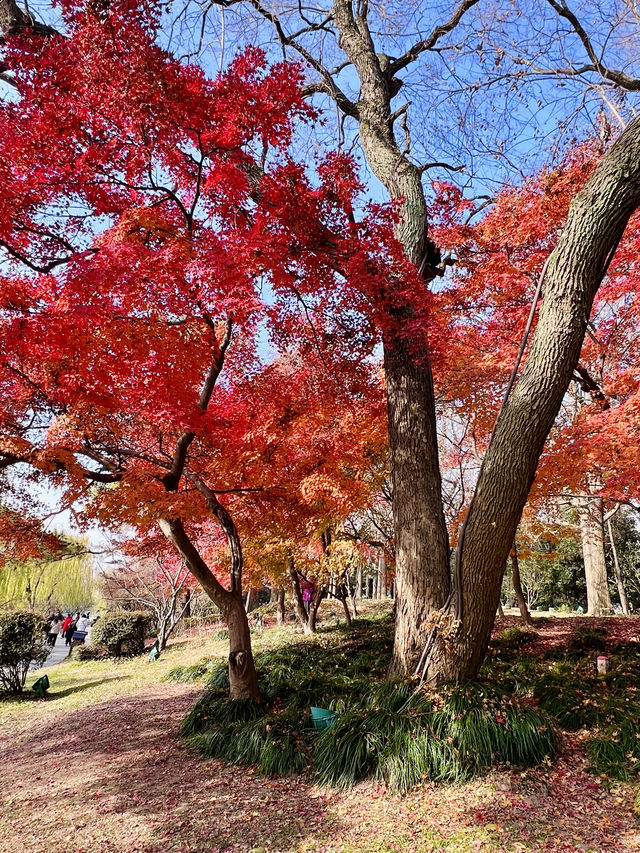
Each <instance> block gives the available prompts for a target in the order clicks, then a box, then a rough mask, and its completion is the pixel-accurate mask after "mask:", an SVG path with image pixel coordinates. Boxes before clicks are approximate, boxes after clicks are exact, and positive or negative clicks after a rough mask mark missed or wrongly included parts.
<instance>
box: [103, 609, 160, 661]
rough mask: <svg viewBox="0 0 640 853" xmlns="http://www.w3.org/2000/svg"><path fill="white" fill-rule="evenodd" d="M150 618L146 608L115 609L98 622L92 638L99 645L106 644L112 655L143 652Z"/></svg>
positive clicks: (118, 655)
mask: <svg viewBox="0 0 640 853" xmlns="http://www.w3.org/2000/svg"><path fill="white" fill-rule="evenodd" d="M149 618H150V614H149V613H148V612H147V611H144V610H140V611H135V610H132V611H130V610H113V611H111V612H110V613H106V614H105V615H104V616H103V617H102V618H101V619H100V621H99V622H98V623H97V624H96V626H95V628H94V630H93V637H92V640H93V642H94V643H95V645H97V646H106V647H107V649H108V650H109V654H110V655H111V656H112V657H120V656H121V655H123V654H128V655H139V654H142V652H144V639H145V635H146V626H147V623H148V622H149Z"/></svg>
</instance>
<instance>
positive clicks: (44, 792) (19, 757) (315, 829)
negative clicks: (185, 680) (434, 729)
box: [0, 685, 340, 853]
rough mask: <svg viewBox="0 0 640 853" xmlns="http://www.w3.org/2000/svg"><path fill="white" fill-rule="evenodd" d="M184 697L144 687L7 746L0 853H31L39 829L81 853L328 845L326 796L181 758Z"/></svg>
mask: <svg viewBox="0 0 640 853" xmlns="http://www.w3.org/2000/svg"><path fill="white" fill-rule="evenodd" d="M195 695H196V690H195V689H188V690H185V689H184V687H183V688H182V691H180V690H179V689H178V688H177V687H176V686H175V685H171V686H166V687H163V686H157V687H153V688H151V689H149V690H144V691H143V692H140V693H138V694H133V695H129V696H126V697H119V698H118V700H117V701H115V702H105V703H102V704H100V705H94V706H92V707H88V708H82V709H77V710H74V711H73V712H72V713H69V714H65V715H58V716H57V717H56V719H55V720H53V721H47V723H45V724H41V725H38V726H34V728H33V730H32V731H31V733H30V737H29V740H28V742H26V743H25V741H24V740H22V741H21V743H20V744H16V745H15V746H13V745H9V747H8V749H4V750H3V753H4V762H3V765H4V766H5V767H6V768H8V772H7V773H5V772H4V771H3V776H4V778H3V791H2V793H0V802H1V801H2V799H4V798H5V797H9V799H10V800H11V809H12V813H13V814H14V815H18V816H19V818H18V820H17V821H16V820H15V819H14V820H13V821H12V822H11V826H10V827H7V829H4V827H3V825H2V821H1V820H0V849H4V848H3V843H8V842H9V840H10V837H15V833H16V832H17V833H19V835H20V837H21V839H24V843H23V845H22V848H21V849H23V850H25V853H27V851H28V853H31V851H34V853H35V850H40V849H41V847H38V846H37V843H39V842H38V838H39V836H38V832H37V826H38V825H40V826H42V821H45V822H46V824H47V826H48V827H49V829H48V842H49V843H50V844H55V843H56V841H60V843H63V844H64V839H65V838H67V837H68V836H69V835H70V834H71V835H72V836H73V839H74V840H73V846H74V849H76V850H78V851H82V853H93V851H98V850H99V851H100V853H125V851H126V853H129V851H131V850H136V851H139V853H157V851H158V850H162V851H173V850H189V851H203V853H204V851H207V853H212V851H216V850H223V849H225V848H230V849H236V850H244V851H248V850H251V849H252V848H254V847H261V846H262V847H264V848H265V849H266V850H269V851H276V850H278V851H280V850H282V851H285V850H286V851H288V850H298V849H299V847H300V845H301V844H302V843H303V842H305V839H312V840H313V841H314V843H316V842H317V843H318V844H320V842H321V841H322V840H323V839H325V841H326V840H329V839H330V838H332V837H335V836H336V835H339V833H340V828H339V825H338V823H337V821H336V820H333V819H330V818H328V816H327V813H326V806H327V804H328V802H329V797H328V795H327V796H325V795H323V794H320V793H319V792H317V791H316V790H315V789H314V788H313V786H312V784H311V783H310V781H309V780H308V779H305V778H304V777H300V776H296V777H289V778H284V779H280V778H279V779H272V778H265V777H262V776H259V775H258V774H257V773H255V772H253V770H252V769H251V768H246V767H235V766H232V765H228V764H226V763H224V762H219V761H203V760H202V759H201V758H199V757H197V756H196V755H195V754H194V753H193V752H191V751H190V750H189V749H188V748H187V746H186V745H185V744H184V742H183V741H182V740H181V739H180V738H179V737H178V736H177V734H176V731H177V727H178V725H179V723H180V721H181V719H182V717H183V716H184V714H185V713H186V712H187V711H188V709H189V707H190V706H191V704H192V703H193V701H194V699H195ZM66 769H69V770H70V771H71V772H66ZM34 802H35V803H37V808H34V807H33V804H34ZM58 804H59V805H58ZM62 804H64V807H62ZM2 811H3V809H2V807H1V806H0V813H2ZM7 831H10V832H11V833H13V835H12V836H9V835H7V834H6V832H7ZM3 835H4V837H3ZM30 839H32V841H30ZM39 841H40V842H41V837H40V839H39ZM32 845H33V846H32ZM309 849H313V848H309Z"/></svg>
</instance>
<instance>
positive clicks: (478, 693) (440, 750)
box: [182, 620, 556, 792]
mask: <svg viewBox="0 0 640 853" xmlns="http://www.w3.org/2000/svg"><path fill="white" fill-rule="evenodd" d="M390 651H391V631H390V625H389V624H387V621H386V620H361V621H359V622H358V624H357V625H356V626H355V627H354V628H353V629H352V631H350V632H348V633H345V632H343V631H341V630H340V629H337V630H335V631H333V632H332V633H331V634H330V635H328V634H324V635H320V636H319V637H317V638H315V639H314V640H313V641H303V642H299V643H296V644H292V645H288V646H282V647H280V648H276V649H270V650H267V651H263V652H261V653H260V654H258V655H257V656H256V666H257V669H258V672H259V673H260V687H261V692H262V696H263V698H264V702H263V703H261V704H258V703H255V702H250V703H247V702H234V701H233V700H230V699H229V698H228V696H227V694H226V691H225V689H224V688H225V687H226V686H227V685H226V684H223V681H224V679H226V667H224V668H223V667H222V666H221V665H219V666H218V667H213V668H212V669H211V670H210V673H209V688H208V690H207V691H206V692H205V693H204V694H203V696H202V697H201V698H200V699H199V701H198V702H197V703H196V705H195V706H194V708H193V709H192V710H191V712H190V714H189V715H188V716H187V718H186V719H185V720H184V722H183V725H182V734H183V735H185V736H187V737H189V739H190V743H191V744H192V745H193V746H195V747H196V748H197V749H198V750H200V751H201V752H202V753H203V754H204V755H205V756H207V757H216V758H224V759H226V760H228V761H231V762H234V763H241V764H251V765H256V766H257V767H258V768H259V770H261V771H262V772H263V773H266V774H278V775H283V774H288V773H294V772H300V771H301V770H304V769H305V768H310V770H311V771H312V772H313V773H314V775H315V777H316V779H317V780H318V781H319V782H320V783H321V784H324V785H331V786H333V787H337V788H348V787H350V786H352V785H353V784H355V783H356V782H358V781H359V780H361V779H364V778H367V777H374V778H377V779H380V780H382V781H384V782H385V783H386V784H387V785H389V787H390V788H391V789H393V790H396V791H402V792H405V791H408V790H409V789H410V788H411V787H413V786H414V785H415V784H417V783H419V782H421V781H423V780H424V779H431V780H435V781H456V780H459V779H465V778H469V777H471V776H473V775H475V774H477V773H482V772H484V771H485V770H486V769H487V768H489V767H490V766H492V765H493V764H495V763H497V762H511V763H513V764H518V765H522V766H530V765H532V764H535V763H538V762H539V761H541V760H542V759H543V758H544V757H545V756H549V757H551V756H553V754H554V753H555V748H556V737H555V734H554V730H553V727H552V725H551V722H550V720H549V717H548V716H547V715H546V714H545V713H544V712H542V711H540V710H539V709H535V708H531V707H527V706H526V705H524V704H523V703H521V702H519V701H518V700H516V699H513V698H511V697H509V696H508V695H507V694H506V693H505V691H504V690H500V689H498V688H496V687H495V686H488V685H487V684H480V683H478V684H469V685H465V686H463V687H459V688H457V689H455V690H451V691H449V692H447V693H445V694H439V695H436V694H433V695H430V694H427V693H425V692H414V691H413V687H412V685H411V684H409V683H408V682H406V681H403V680H395V681H388V680H383V679H384V675H385V671H386V667H387V665H388V662H389V659H390ZM313 705H315V706H319V707H325V708H329V709H330V710H333V711H335V712H336V714H337V719H336V722H335V723H334V724H333V725H332V726H331V727H330V728H329V729H327V730H325V731H323V732H320V733H318V732H315V731H314V730H313V727H312V724H311V719H310V715H309V709H310V707H311V706H313Z"/></svg>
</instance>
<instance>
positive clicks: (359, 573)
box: [356, 560, 362, 598]
mask: <svg viewBox="0 0 640 853" xmlns="http://www.w3.org/2000/svg"><path fill="white" fill-rule="evenodd" d="M356 598H362V561H360V560H359V561H358V568H357V569H356Z"/></svg>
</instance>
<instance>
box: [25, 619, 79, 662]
mask: <svg viewBox="0 0 640 853" xmlns="http://www.w3.org/2000/svg"><path fill="white" fill-rule="evenodd" d="M84 644H85V646H89V645H91V626H89V630H88V631H87V636H86V639H85V641H84ZM68 655H69V646H67V645H66V644H65V641H64V637H63V636H62V634H58V639H57V640H56V644H55V646H53V648H52V649H51V653H50V654H49V657H48V658H47V660H46V661H45V663H43V664H42V666H43V667H45V666H54V665H55V664H57V663H60V662H61V661H63V660H65V659H66V658H67V656H68ZM38 668H39V667H35V669H38Z"/></svg>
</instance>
